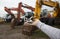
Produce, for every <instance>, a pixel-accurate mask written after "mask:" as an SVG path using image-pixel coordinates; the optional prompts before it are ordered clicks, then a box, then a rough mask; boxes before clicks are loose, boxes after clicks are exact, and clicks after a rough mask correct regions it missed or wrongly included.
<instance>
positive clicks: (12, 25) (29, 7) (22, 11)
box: [4, 2, 35, 28]
mask: <svg viewBox="0 0 60 39" xmlns="http://www.w3.org/2000/svg"><path fill="white" fill-rule="evenodd" d="M22 7H24V8H27V9H30V10H31V11H34V10H35V8H33V7H31V6H29V5H27V4H24V5H23V3H22V2H20V3H19V4H18V8H7V7H4V10H5V11H6V12H7V13H8V14H9V15H11V16H12V17H13V19H14V20H13V21H12V23H11V27H13V28H14V26H16V25H19V24H21V25H22V24H24V19H21V16H20V13H22V14H23V15H24V14H25V12H24V10H23V9H22ZM11 11H17V18H15V16H14V14H13V13H12V12H11ZM27 13H28V14H29V16H28V17H30V16H31V15H30V12H27ZM20 20H23V21H22V22H20ZM15 24H16V25H15Z"/></svg>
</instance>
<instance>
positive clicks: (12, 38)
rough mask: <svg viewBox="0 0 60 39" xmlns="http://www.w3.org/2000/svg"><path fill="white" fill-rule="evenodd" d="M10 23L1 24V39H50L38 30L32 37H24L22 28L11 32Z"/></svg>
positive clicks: (19, 27)
mask: <svg viewBox="0 0 60 39" xmlns="http://www.w3.org/2000/svg"><path fill="white" fill-rule="evenodd" d="M10 25H11V24H10V23H4V24H0V39H49V37H48V36H47V35H45V34H44V33H43V32H41V30H36V31H35V33H34V34H33V35H32V36H26V35H23V34H22V32H21V29H22V26H16V28H15V29H12V30H11V27H10Z"/></svg>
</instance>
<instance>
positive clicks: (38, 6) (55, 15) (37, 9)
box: [34, 0, 60, 24]
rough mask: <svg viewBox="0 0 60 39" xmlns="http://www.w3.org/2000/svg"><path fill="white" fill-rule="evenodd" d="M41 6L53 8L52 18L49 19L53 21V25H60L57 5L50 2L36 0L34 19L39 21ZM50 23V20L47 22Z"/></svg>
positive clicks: (50, 0)
mask: <svg viewBox="0 0 60 39" xmlns="http://www.w3.org/2000/svg"><path fill="white" fill-rule="evenodd" d="M42 5H46V6H49V7H54V11H53V15H52V16H53V17H51V19H54V23H59V24H60V21H59V19H60V13H59V11H60V8H59V3H58V2H53V1H52V0H48V1H47V0H36V7H35V13H34V17H35V18H37V19H40V18H41V17H40V14H41V8H42ZM49 21H50V20H49Z"/></svg>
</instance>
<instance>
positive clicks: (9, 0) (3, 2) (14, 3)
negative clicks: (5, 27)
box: [0, 0, 60, 17]
mask: <svg viewBox="0 0 60 39" xmlns="http://www.w3.org/2000/svg"><path fill="white" fill-rule="evenodd" d="M53 1H58V2H60V1H59V0H53ZM19 2H22V3H25V4H27V5H30V6H32V7H35V3H36V0H0V17H4V16H5V15H6V14H7V12H5V11H4V7H5V6H6V7H8V8H12V7H18V3H19ZM42 9H48V10H53V8H50V7H47V6H44V5H43V6H42ZM24 11H25V12H27V11H31V10H28V9H25V8H24ZM13 13H15V12H13Z"/></svg>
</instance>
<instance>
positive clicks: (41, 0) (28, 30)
mask: <svg viewBox="0 0 60 39" xmlns="http://www.w3.org/2000/svg"><path fill="white" fill-rule="evenodd" d="M42 5H46V6H49V7H54V12H53V17H51V19H54V21H60V20H59V19H60V13H59V11H60V8H59V3H58V2H53V1H52V0H48V1H47V0H36V6H35V10H34V12H35V13H34V19H41V17H40V14H41V8H42ZM56 19H57V20H56ZM49 21H50V20H49ZM28 23H29V22H28ZM58 23H60V22H58ZM34 27H35V26H34ZM34 27H33V25H25V26H24V27H23V30H22V33H23V34H25V35H31V34H32V33H33V31H35V30H34Z"/></svg>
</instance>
